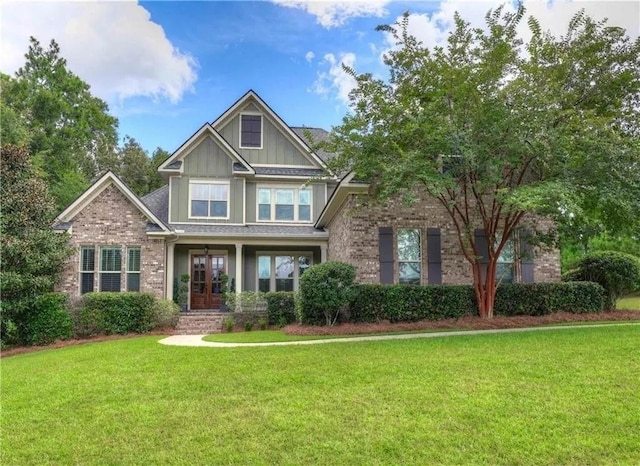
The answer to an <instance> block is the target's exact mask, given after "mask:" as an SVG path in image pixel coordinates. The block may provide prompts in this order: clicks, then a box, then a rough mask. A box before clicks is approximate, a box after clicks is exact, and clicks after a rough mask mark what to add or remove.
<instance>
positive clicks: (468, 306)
mask: <svg viewBox="0 0 640 466" xmlns="http://www.w3.org/2000/svg"><path fill="white" fill-rule="evenodd" d="M603 297H604V290H603V288H602V287H601V286H600V285H598V284H597V283H589V282H569V283H514V284H503V285H500V286H499V287H498V291H497V292H496V303H495V308H494V314H495V315H503V316H516V315H533V316H536V315H545V314H551V313H553V312H559V311H565V312H573V313H586V312H600V311H602V310H603V303H604V301H603ZM349 311H350V315H349V321H350V322H377V321H381V320H388V321H390V322H416V321H419V320H441V319H456V318H459V317H462V316H464V315H478V307H477V305H476V297H475V293H474V290H473V287H472V286H471V285H431V286H412V285H357V286H356V287H355V288H354V297H353V300H352V301H351V304H350V308H349Z"/></svg>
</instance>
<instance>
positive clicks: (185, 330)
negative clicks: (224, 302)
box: [175, 311, 228, 335]
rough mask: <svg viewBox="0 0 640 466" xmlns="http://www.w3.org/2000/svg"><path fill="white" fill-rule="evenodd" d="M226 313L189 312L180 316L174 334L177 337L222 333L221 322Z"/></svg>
mask: <svg viewBox="0 0 640 466" xmlns="http://www.w3.org/2000/svg"><path fill="white" fill-rule="evenodd" d="M227 315H228V314H227V313H224V312H217V311H191V312H184V313H182V314H180V318H179V319H178V325H176V329H175V333H176V334H177V335H201V334H205V333H220V332H222V322H223V320H224V318H225V317H226V316H227Z"/></svg>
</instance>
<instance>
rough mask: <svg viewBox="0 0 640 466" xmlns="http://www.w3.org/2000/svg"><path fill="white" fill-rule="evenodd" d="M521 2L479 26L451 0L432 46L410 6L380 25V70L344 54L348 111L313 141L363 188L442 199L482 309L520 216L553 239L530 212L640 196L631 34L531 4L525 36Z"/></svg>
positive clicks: (627, 206)
mask: <svg viewBox="0 0 640 466" xmlns="http://www.w3.org/2000/svg"><path fill="white" fill-rule="evenodd" d="M524 12H525V10H524V8H523V7H522V6H521V5H520V6H519V7H518V9H517V11H515V12H507V11H505V10H504V9H503V8H498V9H496V10H490V11H489V12H488V13H487V15H486V17H485V20H486V27H485V28H478V29H476V28H472V27H471V26H470V25H469V23H468V22H465V21H464V20H463V19H462V18H461V17H460V16H459V15H457V14H456V16H455V28H454V29H453V30H452V32H451V33H450V34H449V37H448V41H447V43H446V45H445V46H442V47H433V48H429V47H427V46H426V45H424V44H422V43H421V42H419V41H418V40H417V39H416V38H415V37H414V36H412V35H411V34H409V32H408V24H409V15H408V13H406V14H405V15H404V17H403V18H402V19H400V20H399V22H397V23H395V24H394V25H386V26H379V27H378V30H379V31H382V32H384V33H387V34H390V35H391V36H392V37H393V38H394V39H395V41H396V46H395V47H394V48H393V49H392V50H391V51H389V52H388V53H387V54H386V55H385V64H386V66H387V67H388V71H389V78H388V80H382V79H376V78H374V77H373V76H372V75H371V74H358V73H356V72H355V71H354V70H353V69H351V68H348V67H345V68H344V69H345V71H347V72H348V73H350V74H351V75H352V76H353V77H354V78H355V80H356V82H357V86H356V88H355V89H354V90H353V91H352V92H351V94H350V106H351V112H350V113H349V114H348V115H347V116H345V117H344V119H343V122H342V124H341V125H340V126H337V127H334V128H333V129H332V132H331V136H330V137H329V138H328V139H327V141H325V142H324V143H322V144H320V145H321V146H323V148H324V149H325V150H330V151H332V152H334V153H336V154H338V155H337V156H336V157H335V158H334V159H333V160H332V161H331V162H330V166H329V168H330V169H331V170H332V171H334V172H343V173H344V172H347V171H351V172H353V173H355V176H357V178H358V179H364V180H368V182H369V183H370V196H371V198H372V199H373V200H377V201H381V202H385V201H387V200H389V199H390V198H402V199H403V200H404V201H406V202H411V201H412V200H413V199H414V198H416V197H417V196H418V193H420V192H426V193H427V194H429V195H431V196H433V197H434V198H435V199H437V200H438V201H439V203H440V204H441V205H442V206H443V207H444V209H445V210H446V212H447V213H448V215H449V217H450V218H451V220H452V223H453V225H454V226H455V230H456V232H457V236H458V240H459V244H460V247H461V250H462V253H463V254H464V257H465V258H466V260H467V261H468V262H469V264H470V266H471V268H472V270H473V283H474V288H475V293H476V297H477V301H478V307H479V312H480V315H481V316H482V317H485V318H491V317H492V316H493V308H494V301H495V294H496V287H497V284H498V280H497V278H496V270H497V263H498V258H499V256H500V254H501V252H502V251H503V249H504V248H505V246H506V245H507V242H508V239H509V237H510V236H511V235H512V233H514V232H515V231H516V230H517V229H519V228H521V227H523V226H524V223H525V222H527V223H528V228H531V230H530V231H531V235H532V236H533V239H534V241H535V240H536V238H537V239H538V240H539V241H541V240H542V239H545V240H546V241H547V242H552V241H553V237H554V236H555V235H549V234H546V235H543V233H549V231H548V230H549V229H548V228H547V231H546V232H544V231H543V229H542V228H536V224H537V223H545V222H535V221H531V220H532V219H536V218H541V217H540V216H543V217H546V218H550V219H552V220H555V221H556V222H561V221H562V220H563V218H565V217H567V216H571V217H574V216H575V215H576V214H577V213H584V212H591V213H597V212H600V213H601V217H602V219H603V221H610V222H612V223H615V222H618V223H619V222H624V221H625V219H629V218H636V219H637V218H638V213H639V212H638V210H640V209H638V202H637V200H638V199H640V181H639V178H640V162H639V154H640V151H639V147H640V146H639V137H640V125H639V124H638V123H639V117H638V108H640V97H639V96H640V93H639V90H640V60H639V50H640V41H638V40H636V41H631V40H630V39H629V37H627V36H626V34H625V31H624V30H623V29H621V28H617V27H610V26H608V25H607V22H606V20H603V21H599V22H597V21H595V20H593V19H591V18H589V17H587V16H586V15H585V14H584V12H580V13H578V14H577V15H576V16H574V17H573V18H572V20H571V22H570V24H569V26H568V30H567V32H566V34H565V35H563V36H562V37H560V38H556V37H554V36H552V35H551V34H549V33H546V32H543V31H542V29H541V26H540V24H539V23H538V21H537V20H536V19H535V18H530V19H529V20H528V28H529V30H530V32H531V39H530V40H529V41H528V43H524V42H523V41H522V40H521V39H520V38H519V36H518V34H517V26H518V25H519V23H521V21H522V20H523V16H524ZM443 168H444V169H443ZM614 206H615V212H611V209H612V208H613V207H614ZM606 209H608V211H607V212H603V210H606ZM527 219H529V220H527ZM546 223H547V224H548V223H549V222H546ZM476 228H483V229H484V231H485V234H486V237H487V243H488V252H487V254H488V258H487V259H486V261H484V260H483V261H481V256H482V255H483V251H481V250H480V245H479V244H478V243H479V241H477V240H476V238H475V235H474V230H475V229H476ZM538 230H539V231H538ZM483 262H486V264H485V263H483ZM485 267H486V268H485Z"/></svg>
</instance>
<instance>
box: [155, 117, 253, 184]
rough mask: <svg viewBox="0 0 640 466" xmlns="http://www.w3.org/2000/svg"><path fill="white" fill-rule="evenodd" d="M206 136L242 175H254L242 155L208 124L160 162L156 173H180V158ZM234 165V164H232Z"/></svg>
mask: <svg viewBox="0 0 640 466" xmlns="http://www.w3.org/2000/svg"><path fill="white" fill-rule="evenodd" d="M203 135H208V136H210V137H211V138H213V140H214V141H216V142H217V143H218V144H219V145H220V146H221V147H222V148H223V150H224V151H225V152H226V153H227V155H228V156H229V157H231V159H232V160H233V159H235V162H237V163H239V164H240V165H241V166H242V167H244V170H240V171H242V172H243V173H255V171H254V170H253V167H252V166H251V165H250V164H249V162H247V161H246V160H245V159H244V158H243V157H242V155H240V154H239V153H238V151H236V150H235V149H234V148H233V147H231V145H230V144H229V143H228V142H227V141H226V139H225V138H223V137H222V136H221V135H220V133H218V132H217V131H216V130H215V128H214V127H213V126H212V125H210V124H209V123H205V124H204V125H202V126H201V127H200V129H199V130H198V131H196V132H195V133H193V135H192V136H191V137H190V138H189V139H187V140H186V141H185V142H184V143H183V144H182V145H181V146H180V147H179V148H178V149H177V150H176V151H175V152H174V153H173V154H171V156H169V158H168V159H167V160H165V161H164V162H162V163H161V164H160V166H159V167H158V171H178V172H179V171H181V170H182V166H183V164H182V158H183V157H184V156H186V155H187V154H188V153H189V150H190V149H191V148H192V147H193V145H194V143H195V142H196V141H198V140H199V139H200V137H201V136H203ZM234 165H235V164H234Z"/></svg>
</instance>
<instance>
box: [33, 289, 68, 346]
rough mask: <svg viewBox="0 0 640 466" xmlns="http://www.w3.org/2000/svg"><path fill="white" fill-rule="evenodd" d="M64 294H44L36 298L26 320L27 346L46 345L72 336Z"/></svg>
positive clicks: (66, 297) (66, 298)
mask: <svg viewBox="0 0 640 466" xmlns="http://www.w3.org/2000/svg"><path fill="white" fill-rule="evenodd" d="M68 301H69V297H68V296H67V294H66V293H46V294H43V295H41V296H38V298H36V300H35V302H34V304H33V307H32V309H31V312H30V313H29V316H28V320H27V326H26V327H27V332H26V333H27V334H26V339H27V344H29V345H48V344H50V343H53V342H54V341H56V340H60V339H61V340H66V339H69V338H71V336H72V334H73V323H72V322H71V316H70V315H69V311H68V310H67V306H68Z"/></svg>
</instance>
